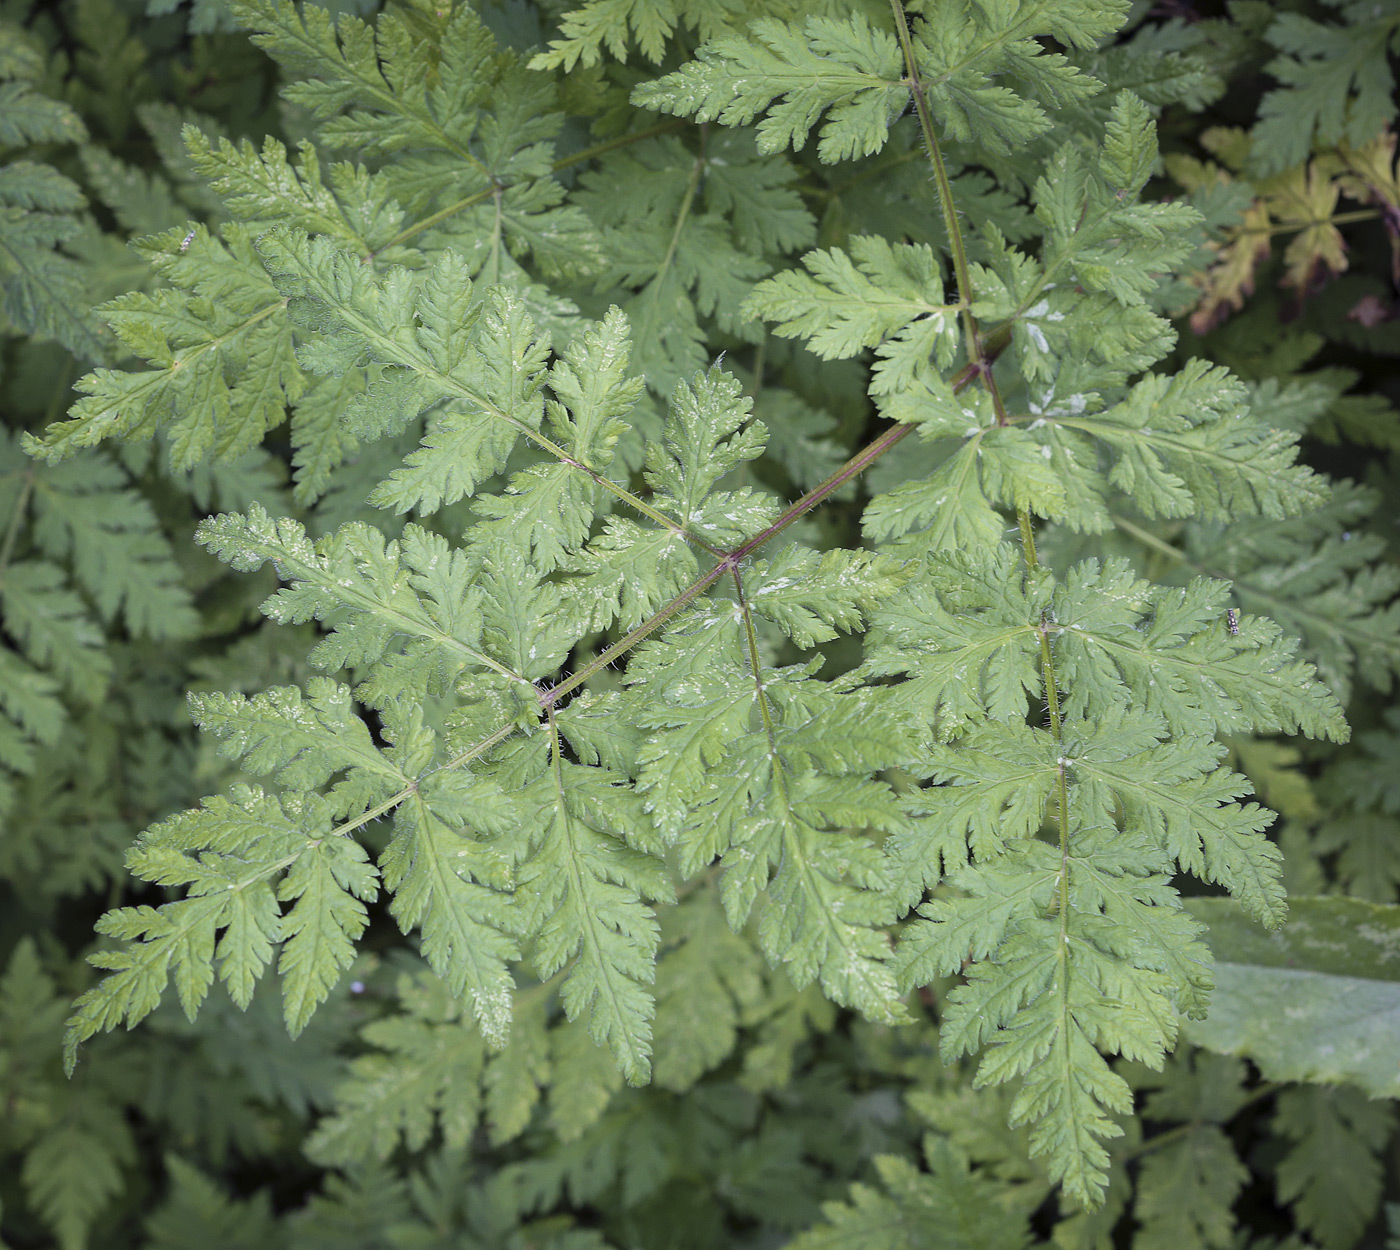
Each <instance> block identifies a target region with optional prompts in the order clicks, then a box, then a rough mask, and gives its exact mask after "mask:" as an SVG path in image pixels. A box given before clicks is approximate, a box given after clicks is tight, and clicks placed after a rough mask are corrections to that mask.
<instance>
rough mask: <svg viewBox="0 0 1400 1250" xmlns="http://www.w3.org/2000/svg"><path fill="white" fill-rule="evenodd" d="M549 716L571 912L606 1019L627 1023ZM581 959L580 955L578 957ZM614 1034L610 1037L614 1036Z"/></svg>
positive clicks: (631, 1044) (643, 1055)
mask: <svg viewBox="0 0 1400 1250" xmlns="http://www.w3.org/2000/svg"><path fill="white" fill-rule="evenodd" d="M548 716H549V742H550V753H551V756H552V758H551V761H550V772H551V775H552V776H553V778H554V803H555V811H556V812H557V813H558V820H559V823H560V827H561V828H562V829H563V830H564V836H565V838H566V839H567V840H568V844H569V854H568V856H567V859H568V872H569V891H570V894H571V895H572V897H573V902H574V905H575V908H576V910H577V912H578V914H579V916H580V918H581V921H582V924H581V929H580V931H581V933H582V934H583V942H584V946H585V948H586V951H587V953H588V954H590V955H591V957H592V962H593V966H594V967H595V968H597V969H598V970H599V973H600V975H599V976H598V978H597V979H598V980H599V981H601V982H602V984H603V985H605V986H606V987H607V989H606V993H607V999H608V1016H609V1019H611V1020H613V1021H617V1022H621V1021H625V1020H626V1019H627V1014H628V1013H627V1009H626V1007H625V1006H624V1005H623V1003H622V1002H621V1000H620V999H619V997H618V992H617V986H616V979H617V977H618V976H619V975H621V974H619V973H617V972H616V970H615V969H614V968H613V966H612V964H611V962H610V961H609V960H608V958H607V956H606V954H605V952H604V944H603V939H602V937H601V936H600V934H599V931H598V929H599V925H598V918H597V917H596V916H595V915H594V914H593V909H592V908H591V907H589V906H588V898H587V894H586V891H585V887H584V883H583V872H582V870H581V869H580V868H579V859H580V855H579V853H578V847H577V845H576V843H575V841H574V835H573V821H574V817H573V815H572V813H570V811H569V807H568V803H567V802H566V801H565V789H566V787H565V785H564V760H563V751H562V744H561V743H560V741H559V723H558V721H557V720H556V719H555V716H554V708H553V707H552V706H551V707H550V708H549V709H548ZM580 958H582V955H580ZM622 1031H623V1035H624V1036H625V1037H626V1039H627V1056H628V1063H629V1064H630V1066H631V1068H632V1070H633V1071H635V1072H646V1071H648V1070H649V1068H650V1060H649V1058H648V1054H647V1051H646V1050H645V1049H644V1048H641V1047H639V1046H638V1045H637V1044H636V1039H635V1038H633V1036H632V1033H631V1030H628V1029H623V1030H622ZM615 1032H616V1031H615V1030H614V1035H615Z"/></svg>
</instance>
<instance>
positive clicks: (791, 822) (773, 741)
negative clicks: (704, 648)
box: [730, 568, 861, 968]
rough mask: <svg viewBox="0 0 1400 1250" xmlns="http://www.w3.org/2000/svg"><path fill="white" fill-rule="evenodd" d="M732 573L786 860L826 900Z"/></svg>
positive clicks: (829, 923) (840, 935)
mask: <svg viewBox="0 0 1400 1250" xmlns="http://www.w3.org/2000/svg"><path fill="white" fill-rule="evenodd" d="M730 571H731V573H732V574H733V577H734V588H735V592H736V594H737V595H738V600H739V607H740V610H741V611H742V613H743V620H744V644H745V648H744V649H745V654H746V655H747V657H748V661H749V673H750V676H751V677H752V678H753V689H754V702H755V703H756V704H757V706H758V714H759V717H760V718H761V719H762V721H763V732H764V734H765V735H766V737H767V738H768V760H769V767H770V768H771V769H772V785H773V794H774V797H775V798H776V799H777V801H778V804H779V806H780V807H781V809H782V812H783V857H784V859H785V860H790V861H791V863H792V864H793V865H794V867H795V868H796V870H797V875H798V876H799V878H800V879H801V881H802V886H803V892H804V894H805V895H806V896H807V897H808V898H810V899H813V900H819V899H821V897H822V893H821V883H820V882H819V881H818V880H817V877H816V874H815V873H813V871H812V865H811V863H810V862H809V861H808V859H807V855H806V852H805V850H804V848H803V846H802V838H801V835H800V834H798V833H797V831H796V830H795V828H794V826H795V825H797V824H800V823H802V822H801V818H800V817H799V816H798V815H797V813H796V812H795V811H793V807H792V797H791V792H790V790H789V788H788V780H787V770H786V768H785V767H784V765H783V760H782V757H781V756H780V755H779V753H778V743H777V737H776V735H775V733H774V730H773V710H772V707H771V706H770V705H769V702H768V692H767V690H766V689H765V688H764V683H763V661H762V660H761V659H760V657H759V653H758V630H757V629H755V628H754V623H753V612H752V610H751V608H750V607H749V601H748V596H747V595H745V594H744V582H743V578H742V577H741V575H740V573H739V570H738V568H733V569H731V570H730ZM819 910H820V912H821V919H822V927H823V928H824V929H825V930H826V931H827V934H828V935H829V939H828V940H829V942H830V943H831V945H834V946H837V947H839V948H840V949H841V950H842V951H843V952H845V954H846V956H847V958H846V966H847V967H848V968H854V967H858V966H859V964H860V962H861V957H860V954H859V952H852V951H851V948H850V942H849V941H848V940H847V938H846V933H845V932H844V930H843V929H842V926H841V925H840V924H839V923H838V922H837V920H836V917H835V916H834V915H832V913H831V909H830V908H829V907H821V908H819Z"/></svg>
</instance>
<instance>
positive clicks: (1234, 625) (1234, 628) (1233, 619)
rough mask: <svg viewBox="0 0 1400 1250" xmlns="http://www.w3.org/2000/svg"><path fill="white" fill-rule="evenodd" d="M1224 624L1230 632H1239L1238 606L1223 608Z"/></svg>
mask: <svg viewBox="0 0 1400 1250" xmlns="http://www.w3.org/2000/svg"><path fill="white" fill-rule="evenodd" d="M1225 626H1226V628H1227V629H1229V631H1230V632H1231V633H1232V634H1238V633H1239V632H1240V613H1239V609H1238V608H1226V609H1225Z"/></svg>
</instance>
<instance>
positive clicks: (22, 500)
mask: <svg viewBox="0 0 1400 1250" xmlns="http://www.w3.org/2000/svg"><path fill="white" fill-rule="evenodd" d="M35 468H36V466H35V464H34V463H33V461H31V462H30V463H29V466H28V467H27V468H26V469H25V471H24V485H23V486H21V487H20V489H19V494H18V495H17V496H16V497H15V506H14V508H13V509H12V510H11V512H10V523H9V525H8V526H6V527H5V541H4V544H3V545H0V578H3V577H4V575H5V571H6V570H7V569H8V568H9V567H10V557H11V556H13V555H14V553H15V543H16V542H17V541H18V539H19V532H20V529H21V528H22V527H23V525H24V515H25V513H26V512H28V511H29V497H30V495H32V494H33V493H34V471H35Z"/></svg>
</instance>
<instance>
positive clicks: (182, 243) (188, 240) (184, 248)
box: [180, 230, 194, 252]
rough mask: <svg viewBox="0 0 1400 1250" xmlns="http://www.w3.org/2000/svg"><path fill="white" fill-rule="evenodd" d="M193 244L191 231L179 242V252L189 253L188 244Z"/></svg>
mask: <svg viewBox="0 0 1400 1250" xmlns="http://www.w3.org/2000/svg"><path fill="white" fill-rule="evenodd" d="M193 242H194V231H193V230H191V231H190V232H189V234H187V235H185V237H184V238H183V239H181V240H180V250H181V251H182V252H187V251H189V248H190V244H191V243H193Z"/></svg>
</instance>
